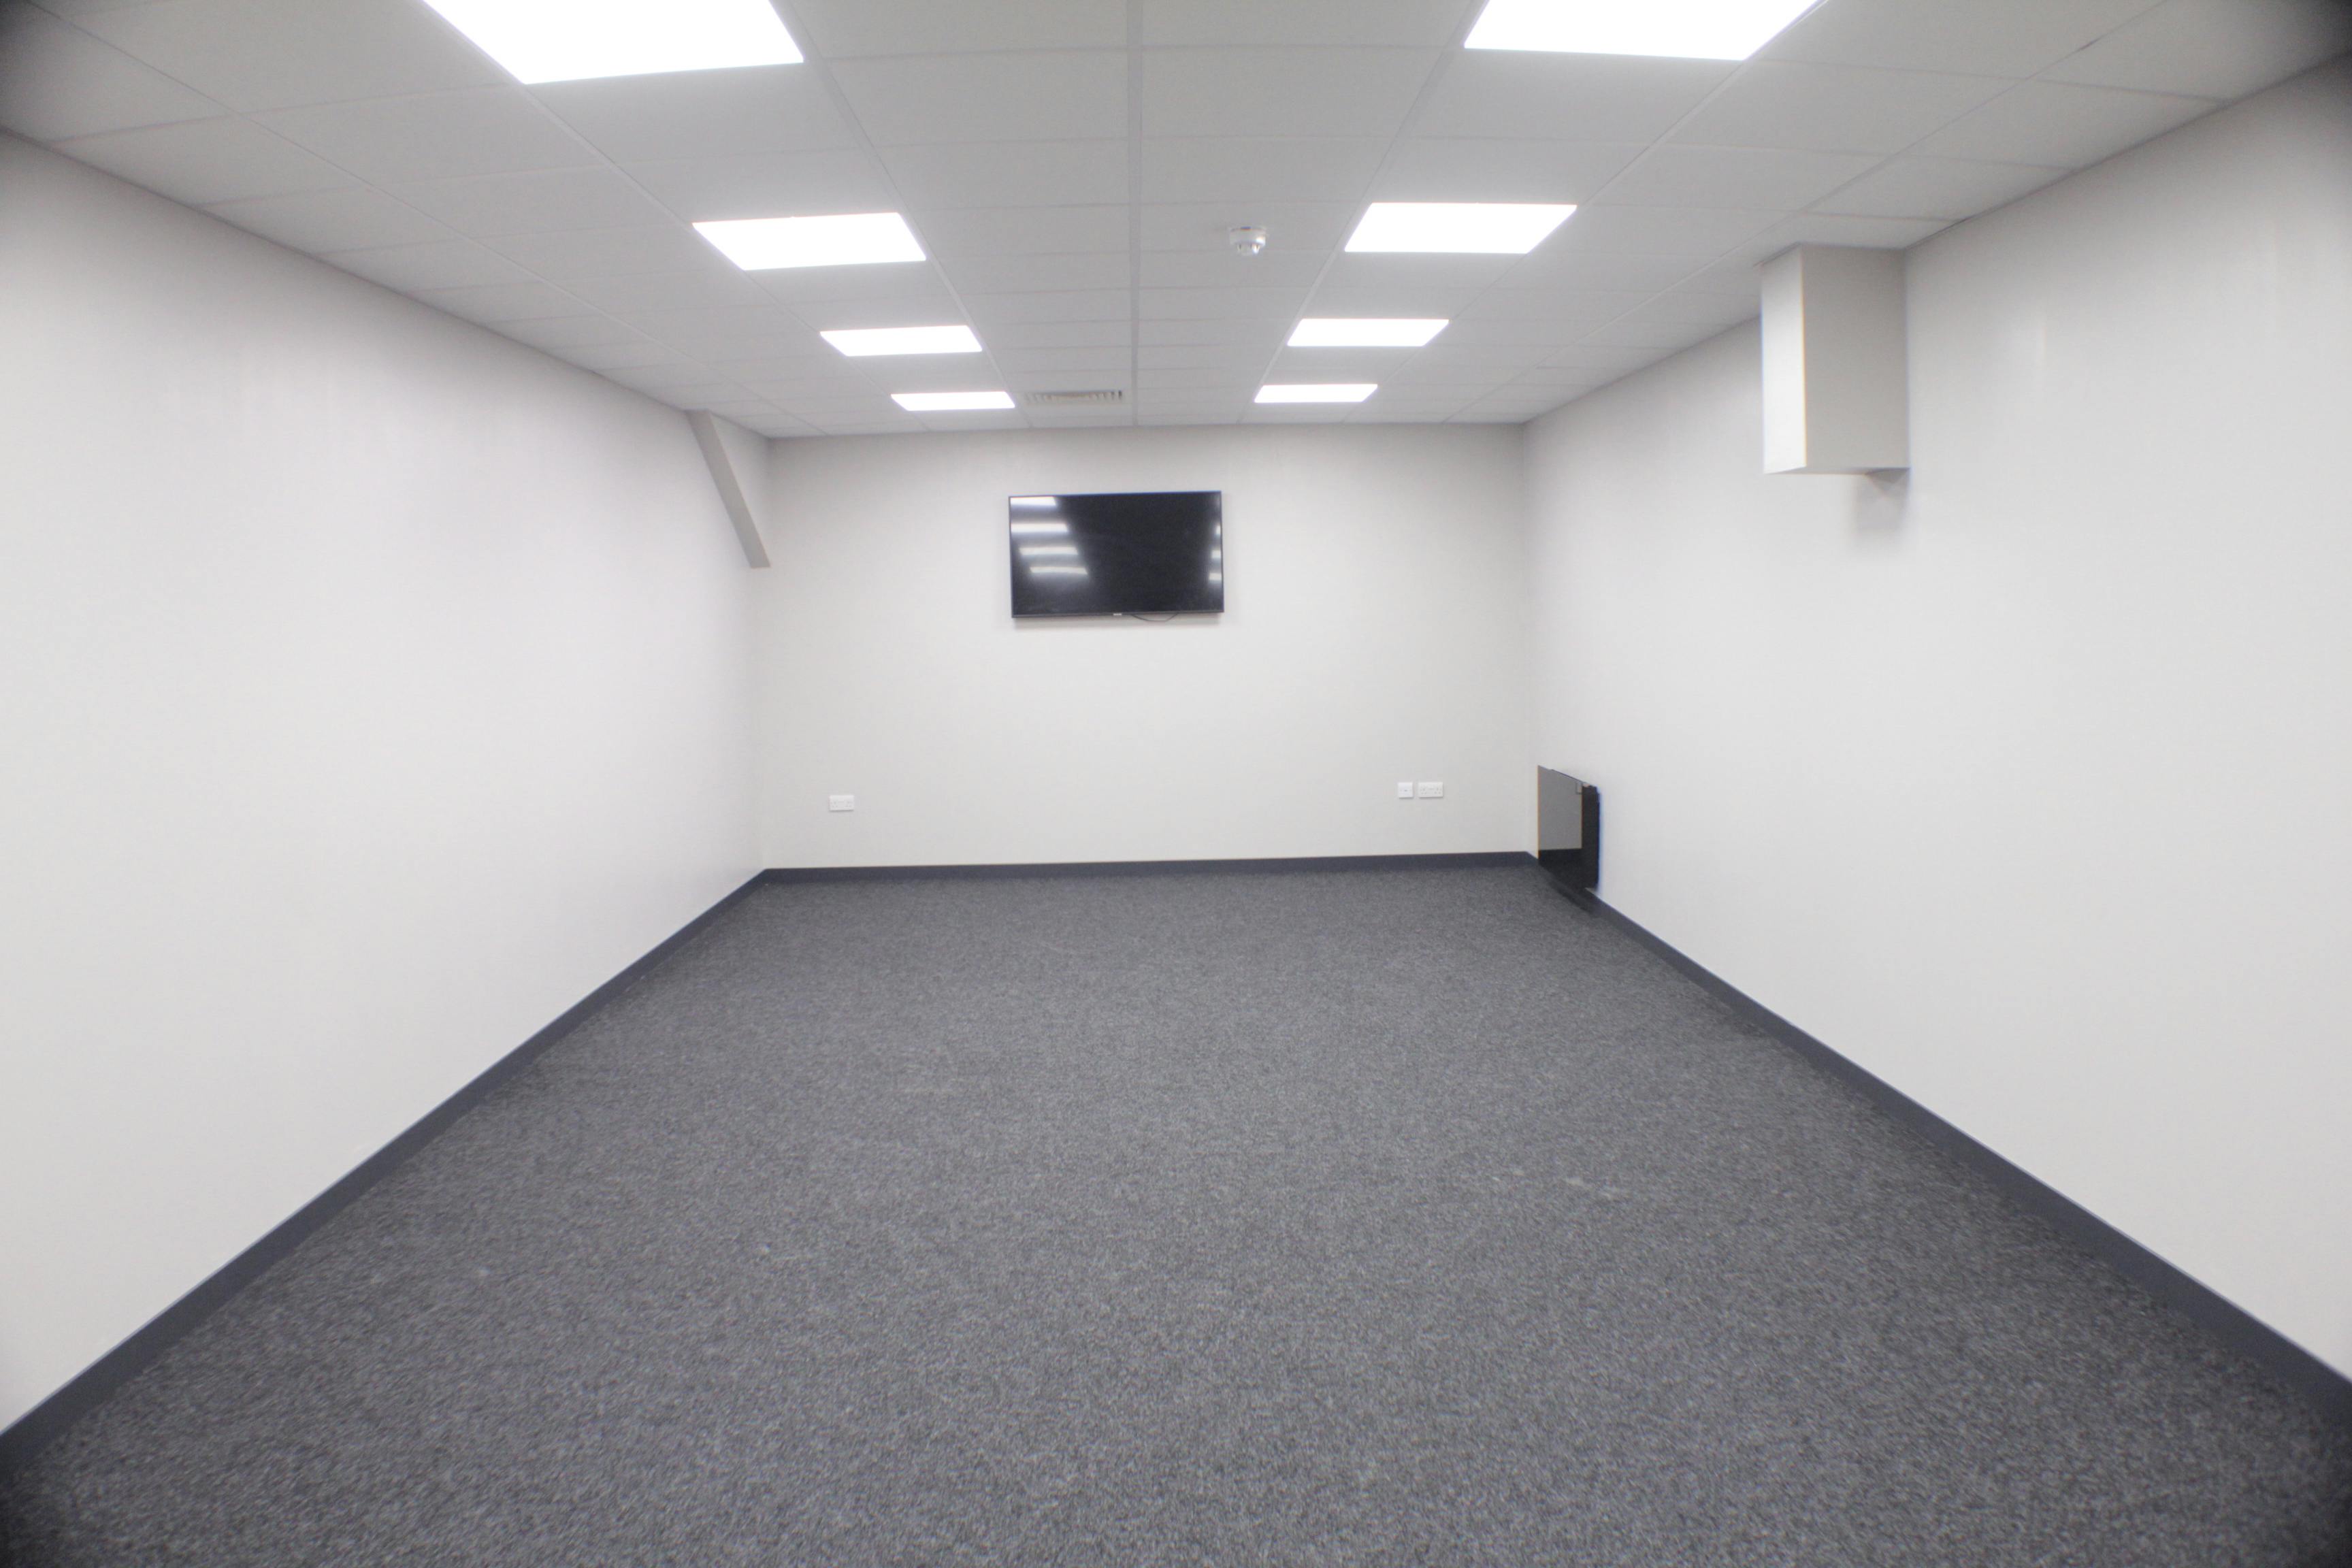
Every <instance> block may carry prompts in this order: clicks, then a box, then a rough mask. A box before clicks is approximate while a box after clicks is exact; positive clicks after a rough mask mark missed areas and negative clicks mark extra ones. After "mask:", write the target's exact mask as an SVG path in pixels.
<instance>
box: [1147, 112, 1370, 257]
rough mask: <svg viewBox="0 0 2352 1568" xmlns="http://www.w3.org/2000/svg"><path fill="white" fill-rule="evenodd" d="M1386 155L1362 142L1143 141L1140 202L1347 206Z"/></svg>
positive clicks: (1240, 220) (1241, 220) (1365, 140)
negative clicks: (1319, 203) (1343, 204)
mask: <svg viewBox="0 0 2352 1568" xmlns="http://www.w3.org/2000/svg"><path fill="white" fill-rule="evenodd" d="M1386 151H1387V143H1385V142H1380V141H1375V140H1372V139H1370V138H1361V137H1347V138H1339V137H1332V138H1296V139H1284V140H1270V139H1263V138H1255V137H1232V138H1223V137H1219V138H1211V137H1192V138H1184V139H1179V140H1154V141H1146V142H1144V144H1143V199H1144V200H1145V201H1147V202H1150V203H1153V204H1155V205H1156V204H1160V203H1183V202H1230V203H1244V202H1246V203H1257V202H1302V203H1305V202H1329V203H1342V202H1354V201H1357V200H1359V199H1360V197H1361V196H1362V195H1363V192H1364V188H1365V186H1366V185H1367V184H1369V183H1370V180H1371V177H1372V174H1373V172H1374V171H1375V170H1376V169H1378V168H1379V167H1380V163H1381V154H1382V153H1385V152H1386ZM1233 221H1234V222H1235V223H1244V222H1254V221H1256V220H1255V219H1253V218H1235V219H1234V220H1233ZM1155 248H1158V247H1155Z"/></svg>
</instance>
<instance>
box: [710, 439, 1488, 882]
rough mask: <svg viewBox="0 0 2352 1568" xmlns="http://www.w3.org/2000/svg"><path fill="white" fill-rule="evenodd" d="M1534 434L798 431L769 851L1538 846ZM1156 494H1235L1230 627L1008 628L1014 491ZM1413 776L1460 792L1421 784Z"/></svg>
mask: <svg viewBox="0 0 2352 1568" xmlns="http://www.w3.org/2000/svg"><path fill="white" fill-rule="evenodd" d="M1519 439H1520V433H1519V431H1518V430H1517V428H1516V427H1456V428H1451V429H1441V428H1427V427H1385V428H1376V429H1368V428H1360V427H1347V426H1315V427H1295V426H1294V427H1264V426H1261V427H1247V428H1236V427H1232V426H1226V427H1218V428H1205V429H1150V430H1118V429H1113V430H1085V431H1071V432H1066V433H1050V434H1049V433H1034V432H1033V433H1022V434H998V435H983V434H973V435H944V436H918V437H864V438H844V439H828V440H798V441H784V442H779V443H778V444H777V457H776V463H777V468H776V480H775V485H774V489H773V495H774V511H773V514H772V519H773V524H772V532H771V537H770V546H771V549H772V551H773V552H774V557H775V570H773V571H772V572H767V573H762V574H760V581H759V583H758V585H757V588H756V592H757V594H758V596H759V605H760V610H759V621H760V638H761V643H760V648H761V651H760V658H759V664H760V671H761V677H760V679H761V688H760V709H761V725H760V730H761V736H762V737H763V747H764V751H763V755H762V759H761V762H762V767H761V808H762V822H763V827H764V833H765V844H766V850H767V857H768V863H769V864H770V865H772V866H832V865H877V866H878V865H950V864H991V863H1003V862H1015V861H1020V862H1044V861H1082V860H1162V859H1193V858H1255V857H1279V856H1306V855H1395V854H1433V853H1458V852H1465V851H1481V850H1497V849H1525V848H1527V847H1529V846H1530V845H1531V844H1532V843H1533V824H1532V821H1531V813H1532V810H1533V804H1532V803H1533V782H1532V780H1533V770H1532V769H1531V768H1530V767H1529V765H1528V744H1527V721H1526V712H1527V706H1526V697H1525V693H1526V690H1527V682H1526V668H1527V653H1526V641H1525V633H1524V621H1523V617H1522V616H1521V614H1520V612H1519V609H1518V606H1519V605H1521V604H1522V603H1523V600H1524V595H1523V594H1522V593H1521V590H1520V586H1519V573H1520V563H1521V553H1520V527H1519V521H1520V494H1519V472H1520V465H1519ZM1154 489H1218V490H1223V492H1224V497H1225V545H1226V551H1227V567H1228V578H1227V584H1226V586H1227V594H1226V601H1225V602H1226V611H1225V614H1224V615H1223V616H1221V617H1217V618H1215V619H1209V618H1192V617H1186V618H1183V619H1181V620H1177V621H1174V622H1169V623H1164V624H1143V623H1139V622H1135V621H1123V620H1122V621H1114V620H1085V621H1071V622H1062V623H1045V624H1041V623H1038V622H1034V621H1024V622H1020V623H1015V622H1014V621H1013V617H1012V612H1011V608H1010V604H1009V595H1010V586H1009V580H1010V569H1009V566H1008V563H1007V550H1006V533H1005V524H1006V517H1005V498H1006V497H1007V496H1009V495H1021V494H1033V493H1038V492H1054V491H1064V492H1075V491H1085V490H1154ZM1402 779H1411V780H1414V781H1416V782H1418V781H1421V780H1433V781H1437V782H1441V783H1443V784H1444V785H1445V791H1446V794H1445V798H1444V799H1443V800H1414V801H1400V800H1398V799H1397V798H1396V784H1397V781H1399V780H1402ZM834 794H850V795H856V797H857V810H856V812H855V813H852V814H835V813H830V812H828V811H827V810H826V809H825V802H826V797H827V796H828V795H834Z"/></svg>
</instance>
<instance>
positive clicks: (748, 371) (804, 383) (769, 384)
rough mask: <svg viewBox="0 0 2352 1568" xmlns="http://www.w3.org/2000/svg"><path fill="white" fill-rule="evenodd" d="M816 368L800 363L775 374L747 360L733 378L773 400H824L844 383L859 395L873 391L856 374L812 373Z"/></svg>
mask: <svg viewBox="0 0 2352 1568" xmlns="http://www.w3.org/2000/svg"><path fill="white" fill-rule="evenodd" d="M813 371H814V366H805V365H804V366H801V367H799V369H798V371H797V372H796V373H795V374H791V375H774V374H767V373H766V372H765V371H764V370H763V368H762V367H761V366H759V365H757V364H746V365H744V366H742V367H741V368H740V370H738V372H737V373H736V374H735V375H734V376H733V379H735V380H738V381H740V382H741V383H742V384H743V388H744V390H745V391H747V392H749V393H751V394H752V395H754V396H758V397H764V398H766V399H767V400H768V401H769V402H771V403H778V404H793V403H807V402H811V401H817V402H822V401H824V400H825V399H827V398H832V397H838V396H840V395H842V393H843V388H844V387H845V386H849V387H852V388H853V389H854V391H855V393H856V395H860V396H863V395H868V394H869V393H870V391H871V388H869V387H867V386H866V385H865V384H863V383H859V382H856V380H855V378H852V377H847V376H845V375H841V374H835V375H817V374H810V373H813Z"/></svg>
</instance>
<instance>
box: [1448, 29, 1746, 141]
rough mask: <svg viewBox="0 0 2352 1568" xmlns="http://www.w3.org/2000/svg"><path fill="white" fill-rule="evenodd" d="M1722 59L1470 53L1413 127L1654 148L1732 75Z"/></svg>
mask: <svg viewBox="0 0 2352 1568" xmlns="http://www.w3.org/2000/svg"><path fill="white" fill-rule="evenodd" d="M1731 72H1732V67H1731V66H1730V65H1728V64H1727V63H1725V62H1722V61H1718V60H1660V59H1639V58H1630V57H1624V56H1606V55H1538V54H1520V53H1516V52H1507V51H1501V50H1479V51H1475V52H1470V53H1465V54H1463V55H1461V56H1459V57H1458V58H1454V60H1452V61H1450V62H1449V63H1448V64H1447V67H1446V69H1445V74H1444V77H1443V78H1441V79H1439V81H1438V83H1437V85H1436V86H1435V87H1434V88H1433V89H1432V90H1431V92H1430V95H1429V98H1428V100H1426V101H1425V102H1424V103H1423V106H1422V109H1421V111H1420V114H1419V116H1418V117H1417V118H1416V120H1415V121H1414V122H1413V124H1412V127H1411V129H1412V132H1413V133H1414V134H1415V135H1418V136H1480V137H1490V138H1496V139H1502V140H1513V139H1518V138H1527V137H1535V138H1549V139H1554V140H1558V141H1562V142H1652V141H1655V140H1656V139H1657V138H1658V137H1660V136H1663V135H1664V134H1665V133H1666V132H1667V131H1669V130H1670V129H1672V128H1673V126H1674V124H1675V121H1678V120H1680V119H1681V118H1682V117H1683V116H1684V115H1685V114H1688V113H1689V112H1690V111H1691V110H1694V109H1696V108H1697V107H1698V105H1699V101H1700V100H1702V99H1704V98H1706V95H1707V94H1708V93H1710V92H1712V91H1713V90H1715V89H1716V88H1717V87H1718V86H1720V85H1721V84H1722V83H1723V82H1725V81H1726V80H1727V79H1729V78H1730V76H1731Z"/></svg>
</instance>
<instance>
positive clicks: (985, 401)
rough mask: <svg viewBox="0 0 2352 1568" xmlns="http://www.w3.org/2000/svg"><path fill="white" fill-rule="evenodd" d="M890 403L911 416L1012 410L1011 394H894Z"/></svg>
mask: <svg viewBox="0 0 2352 1568" xmlns="http://www.w3.org/2000/svg"><path fill="white" fill-rule="evenodd" d="M890 401H891V402H893V403H895V404H897V405H898V406H899V407H901V408H903V409H905V410H906V411H907V412H908V413H909V414H961V413H965V412H967V411H969V410H971V409H975V408H1010V407H1012V406H1013V395H1012V394H1011V393H1009V392H894V393H892V394H891V395H890Z"/></svg>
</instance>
